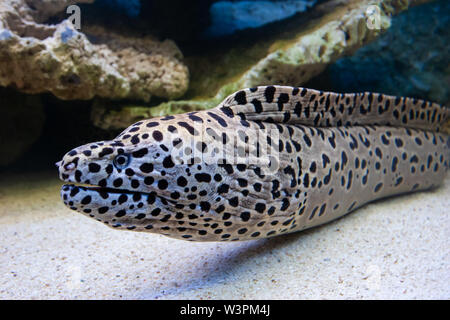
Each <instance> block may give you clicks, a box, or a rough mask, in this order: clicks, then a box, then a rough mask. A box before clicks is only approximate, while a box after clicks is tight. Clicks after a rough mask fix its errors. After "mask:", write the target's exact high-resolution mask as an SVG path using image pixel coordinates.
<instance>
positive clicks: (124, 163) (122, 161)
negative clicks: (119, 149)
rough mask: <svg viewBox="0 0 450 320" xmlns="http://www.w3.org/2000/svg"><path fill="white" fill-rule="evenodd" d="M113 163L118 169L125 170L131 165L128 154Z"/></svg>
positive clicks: (117, 158)
mask: <svg viewBox="0 0 450 320" xmlns="http://www.w3.org/2000/svg"><path fill="white" fill-rule="evenodd" d="M113 162H114V166H115V167H116V168H117V169H124V168H126V167H127V166H128V164H129V163H130V156H129V155H128V154H119V155H117V156H116V157H115V158H114V161H113Z"/></svg>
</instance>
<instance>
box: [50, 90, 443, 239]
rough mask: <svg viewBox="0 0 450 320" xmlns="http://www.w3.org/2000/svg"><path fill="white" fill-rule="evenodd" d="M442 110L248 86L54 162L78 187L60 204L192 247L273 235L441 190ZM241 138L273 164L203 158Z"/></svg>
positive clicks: (378, 97) (418, 103) (65, 191)
mask: <svg viewBox="0 0 450 320" xmlns="http://www.w3.org/2000/svg"><path fill="white" fill-rule="evenodd" d="M449 111H450V110H449V109H448V108H446V107H444V106H440V105H438V104H435V103H431V102H427V101H423V100H418V99H411V98H404V97H393V96H387V95H383V94H377V93H355V94H338V93H332V92H322V91H317V90H312V89H306V88H297V87H286V86H264V87H257V88H251V89H245V90H241V91H239V92H236V93H234V94H232V95H230V96H229V97H228V98H226V99H225V100H224V101H223V102H222V103H221V104H220V105H218V106H217V107H216V108H214V109H211V110H205V111H199V112H191V113H187V114H180V115H175V116H166V117H161V118H153V119H149V120H144V121H139V122H137V123H135V124H133V125H131V126H130V127H128V128H127V129H126V130H125V131H123V132H122V133H121V134H120V135H119V136H117V137H116V138H115V139H114V140H111V141H101V142H94V143H89V144H86V145H83V146H80V147H78V148H75V149H73V150H72V151H70V152H68V153H67V154H66V155H65V156H64V158H63V159H62V161H60V162H59V163H57V165H58V168H59V176H60V178H61V179H62V180H64V181H67V182H72V183H76V184H78V185H74V184H69V185H64V186H63V187H62V189H61V196H62V199H63V201H64V203H65V204H66V205H67V206H68V207H69V208H70V209H73V210H76V211H79V212H81V213H84V214H85V215H87V216H89V217H92V218H94V219H96V220H98V221H101V222H103V223H105V224H106V225H108V226H110V227H112V228H116V229H127V230H134V231H147V232H153V233H159V234H163V235H166V236H169V237H173V238H177V239H184V240H190V241H233V240H249V239H257V238H267V237H273V236H276V235H280V234H286V233H290V232H295V231H300V230H304V229H307V228H311V227H314V226H317V225H321V224H323V223H326V222H328V221H331V220H334V219H336V218H339V217H341V216H343V215H345V214H347V213H349V212H351V211H353V210H355V209H356V208H358V207H361V206H363V205H364V204H366V203H368V202H371V201H373V200H376V199H380V198H383V197H387V196H392V195H397V194H402V193H407V192H411V191H418V190H425V189H429V188H432V187H434V186H438V185H439V184H441V183H442V182H443V179H444V177H445V173H446V171H447V169H448V166H449V158H450V152H449V145H450V143H449V137H448V135H447V134H445V133H442V131H443V130H442V129H443V126H444V124H445V122H446V121H447V119H449V118H450V117H449V115H450V112H449ZM269 132H270V133H271V134H269ZM272 133H275V134H272ZM261 137H262V138H261ZM274 137H276V138H274ZM208 138H210V139H209V140H208ZM211 138H213V139H211ZM205 141H206V142H205ZM211 141H212V142H211ZM230 141H231V142H232V141H234V142H235V143H234V144H233V143H230ZM214 142H216V143H214ZM217 142H219V143H218V144H217ZM239 142H243V146H244V147H243V148H241V151H243V152H248V154H252V155H259V153H261V154H262V153H263V152H261V149H264V148H263V145H264V142H267V143H266V144H265V147H266V149H264V150H265V152H267V150H269V151H270V150H272V151H276V152H275V153H274V154H276V155H277V157H271V158H270V157H269V158H267V159H269V162H267V161H266V162H262V164H261V163H258V162H257V161H256V162H255V161H247V160H248V158H249V157H247V158H245V157H241V158H233V159H235V160H233V159H231V158H230V159H231V160H230V159H225V160H226V161H224V159H217V161H209V162H207V161H202V159H203V158H202V157H201V155H205V154H209V153H211V155H212V154H213V153H214V156H217V154H220V152H219V151H220V150H219V151H218V150H217V146H223V147H224V150H225V149H226V150H228V151H233V149H234V151H235V149H236V148H237V147H236V146H237V145H239ZM227 148H228V149H227ZM178 151H182V152H183V153H182V154H183V155H188V158H187V159H185V158H183V157H181V156H177V154H181V153H177V152H178ZM194 151H196V152H194ZM258 152H259V153H258ZM277 152H278V153H277ZM195 154H196V156H195ZM189 158H190V159H189ZM180 159H181V160H180ZM246 159H247V160H246ZM267 159H266V160H267ZM255 163H256V164H255ZM274 163H275V164H276V165H275V166H273V164H274ZM270 166H272V167H270ZM263 167H264V168H266V169H267V168H269V167H270V168H272V169H271V170H272V171H270V170H269V171H268V170H264V168H263ZM273 168H275V169H273ZM80 184H87V185H89V186H86V185H80Z"/></svg>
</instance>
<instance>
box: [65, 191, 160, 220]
mask: <svg viewBox="0 0 450 320" xmlns="http://www.w3.org/2000/svg"><path fill="white" fill-rule="evenodd" d="M61 199H62V200H63V202H64V204H65V205H66V206H67V207H69V208H70V209H72V210H75V211H78V212H81V213H83V214H84V215H86V216H88V217H90V218H95V219H97V220H98V221H102V222H104V223H106V224H109V225H110V226H113V227H114V226H117V227H122V226H123V227H125V226H127V225H129V224H130V223H132V222H133V220H134V219H136V217H139V215H142V214H145V213H146V212H147V211H148V206H149V204H153V203H154V202H155V201H156V195H155V194H154V193H141V192H136V191H129V190H121V189H112V188H102V187H98V186H82V185H74V184H65V185H63V186H62V187H61Z"/></svg>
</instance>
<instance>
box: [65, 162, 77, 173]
mask: <svg viewBox="0 0 450 320" xmlns="http://www.w3.org/2000/svg"><path fill="white" fill-rule="evenodd" d="M64 169H66V170H67V171H71V170H73V169H75V163H73V162H70V163H68V164H66V165H65V166H64Z"/></svg>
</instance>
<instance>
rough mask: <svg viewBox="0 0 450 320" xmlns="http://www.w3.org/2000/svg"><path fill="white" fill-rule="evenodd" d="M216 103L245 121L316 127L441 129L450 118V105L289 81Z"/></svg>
mask: <svg viewBox="0 0 450 320" xmlns="http://www.w3.org/2000/svg"><path fill="white" fill-rule="evenodd" d="M217 108H218V109H220V110H221V111H222V112H223V113H225V114H226V115H228V116H229V117H230V116H231V117H232V116H234V115H237V116H240V117H241V119H242V120H244V121H263V122H273V123H287V124H300V125H305V126H314V127H337V126H357V125H361V126H362V125H385V126H396V127H409V128H415V129H421V130H428V131H439V130H440V129H441V127H442V126H443V125H444V124H445V122H446V119H449V118H450V109H449V108H447V107H445V106H441V105H439V104H436V103H433V102H428V101H424V100H420V99H413V98H405V97H395V96H389V95H384V94H379V93H371V92H364V93H346V94H339V93H334V92H324V91H318V90H314V89H306V88H299V87H287V86H262V87H256V88H250V89H244V90H241V91H238V92H236V93H234V94H232V95H230V96H229V97H227V98H226V99H225V100H224V101H223V102H222V103H221V104H220V105H219V106H218V107H217Z"/></svg>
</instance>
